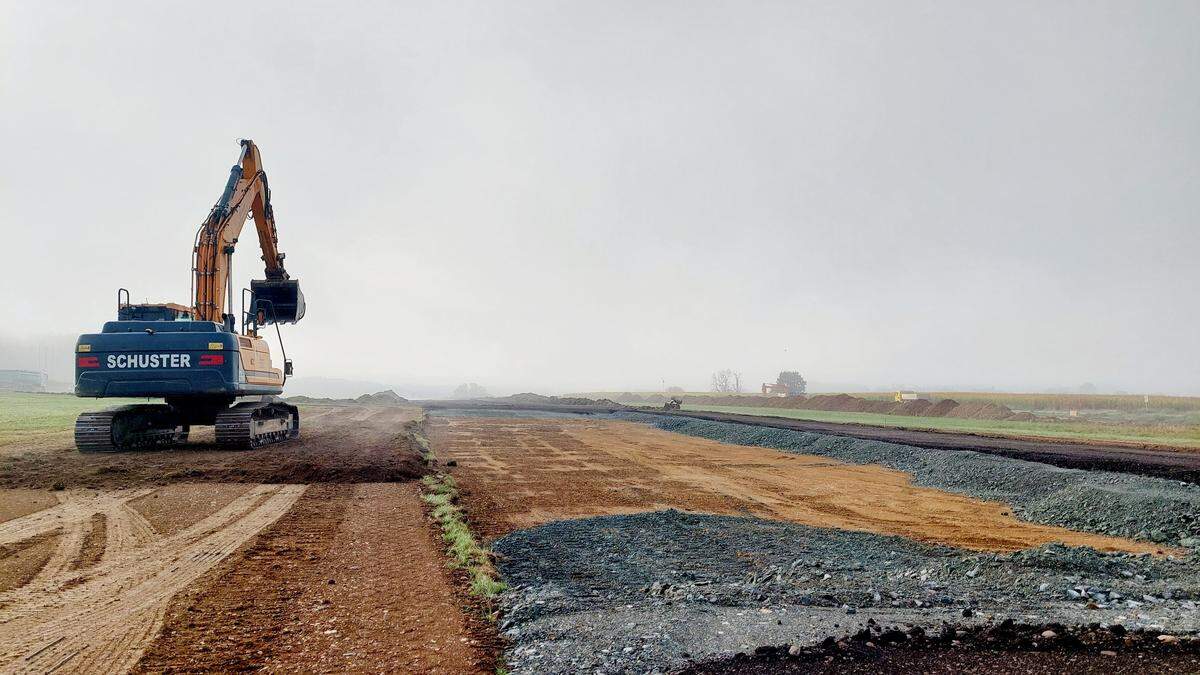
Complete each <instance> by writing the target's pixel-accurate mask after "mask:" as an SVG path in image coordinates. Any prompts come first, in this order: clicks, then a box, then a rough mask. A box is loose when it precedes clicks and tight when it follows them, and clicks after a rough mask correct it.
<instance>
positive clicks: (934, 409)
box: [925, 398, 958, 417]
mask: <svg viewBox="0 0 1200 675" xmlns="http://www.w3.org/2000/svg"><path fill="white" fill-rule="evenodd" d="M957 407H958V401H955V400H954V399H952V398H943V399H941V400H940V401H938V402H937V403H934V404H933V405H931V406H929V409H928V410H926V411H925V416H926V417H947V416H949V414H950V411H951V410H954V409H955V408H957Z"/></svg>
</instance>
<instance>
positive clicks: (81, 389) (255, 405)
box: [75, 140, 305, 452]
mask: <svg viewBox="0 0 1200 675" xmlns="http://www.w3.org/2000/svg"><path fill="white" fill-rule="evenodd" d="M239 143H240V145H241V155H240V157H239V158H238V163H237V164H235V165H234V166H233V168H232V169H231V170H230V172H229V180H228V181H227V182H226V184H225V189H224V191H222V193H221V197H220V199H218V200H217V203H216V205H215V206H213V208H212V211H211V212H209V214H208V217H207V218H206V219H205V220H204V222H203V224H201V225H200V228H199V229H198V230H197V232H196V239H195V245H194V246H193V248H192V304H191V306H187V305H181V304H177V303H162V304H133V303H131V302H130V297H129V291H128V290H126V289H124V288H122V289H119V290H118V291H117V320H116V321H108V322H106V323H105V324H104V327H103V328H102V329H101V331H100V332H99V333H88V334H85V335H81V336H79V340H78V341H77V342H76V345H75V395H76V396H80V397H92V398H108V397H125V398H129V397H135V398H143V397H144V398H155V399H163V403H159V404H135V405H123V406H119V407H115V408H109V409H107V410H101V411H99V412H88V413H84V414H82V415H80V416H79V418H78V419H77V420H76V421H75V445H76V447H77V448H78V449H79V450H80V451H81V452H113V451H120V450H146V449H155V448H163V447H169V446H172V445H178V444H181V443H184V442H186V441H187V438H188V434H189V431H190V429H191V427H192V426H196V425H211V426H214V427H215V428H216V439H217V443H218V445H221V446H224V447H230V448H255V447H260V446H262V445H266V444H269V443H276V442H280V441H284V440H287V439H290V438H295V437H297V436H299V435H300V413H299V410H297V408H296V407H295V406H293V405H289V404H287V403H285V402H283V401H282V400H281V399H279V398H278V395H279V394H282V393H283V385H284V383H285V382H286V381H287V378H288V376H289V375H291V374H292V362H291V361H290V360H289V359H288V358H287V352H286V351H283V349H284V348H283V336H282V333H281V332H280V330H279V326H280V324H283V323H296V322H297V321H299V320H300V319H301V318H303V317H304V310H305V304H304V294H303V293H301V292H300V282H299V281H298V280H297V279H292V278H291V276H290V275H289V274H288V272H287V270H286V269H284V266H283V261H284V254H283V253H282V252H280V250H279V235H278V232H277V231H276V228H275V214H274V211H273V210H272V208H271V190H270V188H269V187H268V185H267V174H266V173H265V172H264V171H263V168H262V157H261V156H260V155H259V152H258V147H257V146H256V145H255V144H254V142H253V141H250V140H241V141H239ZM247 218H253V219H254V225H255V229H256V230H257V231H258V244H259V247H260V248H261V249H262V260H263V262H264V263H265V265H266V272H265V276H266V278H265V279H255V280H252V281H251V282H250V288H248V289H244V290H243V291H242V296H241V308H240V322H241V327H240V330H239V328H238V319H239V316H238V315H235V314H234V311H233V297H234V294H233V277H232V269H233V251H234V247H235V246H236V245H237V242H238V236H239V235H240V234H241V232H242V226H243V225H245V223H246V219H247ZM247 300H248V301H249V302H248V303H247ZM267 326H274V327H275V332H276V335H277V336H278V338H279V345H280V350H281V352H282V354H283V368H282V369H280V368H276V367H275V366H274V365H273V364H272V362H271V352H270V349H269V348H268V346H267V341H266V340H265V339H264V338H263V337H260V336H259V332H260V331H261V330H263V329H264V328H265V327H267ZM247 397H257V398H254V399H250V398H247ZM238 399H246V400H242V401H240V402H239V400H238Z"/></svg>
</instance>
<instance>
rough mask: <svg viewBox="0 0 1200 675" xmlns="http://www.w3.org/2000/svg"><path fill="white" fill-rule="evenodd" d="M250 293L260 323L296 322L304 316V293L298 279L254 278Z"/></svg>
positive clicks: (251, 304)
mask: <svg viewBox="0 0 1200 675" xmlns="http://www.w3.org/2000/svg"><path fill="white" fill-rule="evenodd" d="M250 295H251V298H252V299H251V303H250V306H251V307H252V308H254V311H255V312H256V313H258V316H259V317H260V319H259V323H260V324H272V323H296V322H297V321H299V320H300V319H302V318H304V294H303V293H301V292H300V282H299V280H297V279H281V280H278V281H276V280H271V279H253V280H251V281H250Z"/></svg>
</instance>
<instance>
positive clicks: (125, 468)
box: [0, 406, 494, 673]
mask: <svg viewBox="0 0 1200 675" xmlns="http://www.w3.org/2000/svg"><path fill="white" fill-rule="evenodd" d="M419 415H420V411H419V410H418V409H415V408H400V407H391V408H388V407H359V406H305V407H304V408H303V409H302V418H303V420H304V431H303V436H302V438H301V439H299V440H297V441H294V442H289V443H286V444H281V445H279V446H274V447H271V448H267V449H263V450H257V451H247V452H229V451H222V450H214V449H211V448H206V447H204V446H202V445H200V444H193V445H191V446H189V447H185V448H182V449H178V450H172V451H168V452H151V453H118V454H111V455H106V454H93V455H82V454H79V453H77V452H75V450H74V449H73V448H70V447H59V446H58V445H53V444H49V445H47V444H45V443H42V444H40V445H30V446H27V447H23V448H13V447H9V448H6V449H5V451H4V453H3V455H2V456H0V486H10V489H0V671H3V672H48V671H52V670H53V671H55V672H82V673H109V672H124V671H128V670H130V669H138V670H142V671H146V672H149V671H161V670H164V669H173V670H192V671H199V670H205V671H213V670H230V669H246V668H257V667H260V666H265V667H267V668H269V669H272V670H277V671H290V672H299V671H304V672H313V671H325V672H347V671H370V670H374V671H380V670H395V669H401V670H408V671H416V672H447V673H451V672H453V673H460V672H475V671H484V670H488V671H491V670H494V665H493V663H492V661H491V660H490V659H491V658H492V657H491V655H492V653H493V651H492V650H491V649H489V647H488V645H487V644H482V645H481V644H480V643H479V642H480V640H481V639H482V640H483V641H484V642H486V641H487V639H488V635H489V632H488V630H486V629H485V627H483V626H480V625H477V624H476V623H475V621H476V619H474V617H473V614H472V613H471V612H469V611H465V610H464V609H462V607H461V606H460V604H461V603H460V599H459V597H458V596H457V595H456V594H455V591H454V588H453V580H452V578H451V577H450V574H449V571H448V569H447V568H446V566H445V561H446V558H445V556H444V555H443V552H442V543H441V541H440V539H439V538H438V537H437V534H436V533H435V532H433V531H432V530H431V529H430V526H429V524H428V521H427V520H426V518H425V516H424V512H423V510H422V505H421V502H420V500H419V496H418V493H417V487H416V483H415V482H414V481H413V479H414V478H416V477H418V476H420V475H421V474H422V473H423V471H424V467H423V464H422V463H421V460H420V456H419V451H418V449H417V448H416V447H415V446H414V445H413V444H412V443H411V439H410V436H409V435H408V433H407V432H406V429H405V423H407V422H409V421H411V420H414V419H416V418H417V417H419ZM60 445H61V444H60ZM50 488H57V489H50ZM64 488H65V489H64ZM139 663H140V665H139Z"/></svg>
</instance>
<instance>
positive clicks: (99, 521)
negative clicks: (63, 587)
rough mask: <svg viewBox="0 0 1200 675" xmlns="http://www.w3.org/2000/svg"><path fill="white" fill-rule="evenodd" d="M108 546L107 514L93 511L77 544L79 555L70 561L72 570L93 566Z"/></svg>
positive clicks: (102, 557) (101, 557)
mask: <svg viewBox="0 0 1200 675" xmlns="http://www.w3.org/2000/svg"><path fill="white" fill-rule="evenodd" d="M107 548H108V516H107V515H105V514H104V513H93V514H92V517H91V519H90V522H89V523H88V531H87V534H85V535H84V537H83V543H82V544H81V545H80V546H79V556H78V557H76V558H75V560H73V561H71V569H72V570H85V569H88V568H89V567H95V566H96V564H97V563H99V562H100V561H101V560H102V559H104V551H105V549H107Z"/></svg>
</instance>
